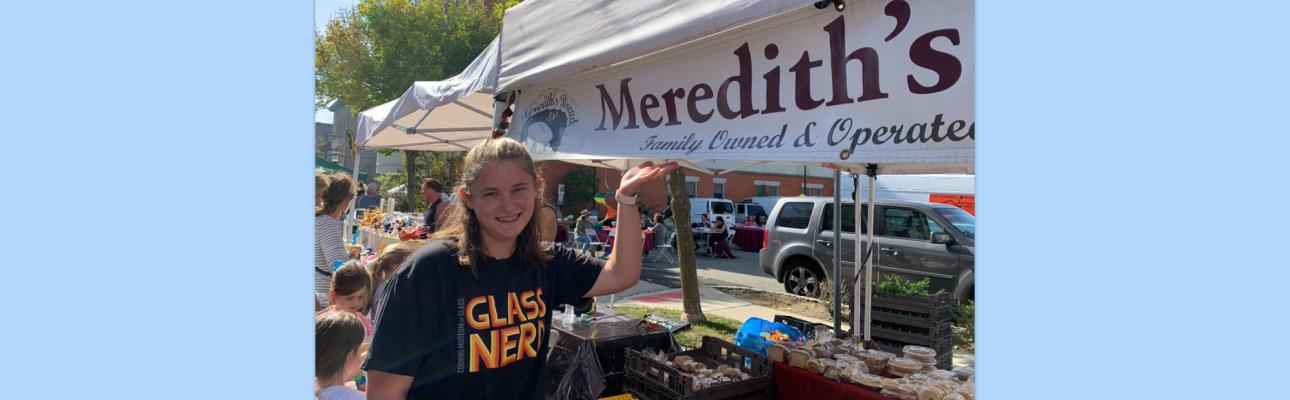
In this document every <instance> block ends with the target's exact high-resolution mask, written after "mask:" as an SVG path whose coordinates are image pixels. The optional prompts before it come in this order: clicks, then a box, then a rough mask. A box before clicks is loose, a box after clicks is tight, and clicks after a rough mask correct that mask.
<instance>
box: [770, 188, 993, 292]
mask: <svg viewBox="0 0 1290 400" xmlns="http://www.w3.org/2000/svg"><path fill="white" fill-rule="evenodd" d="M877 203H878V209H877V210H875V211H876V212H875V214H874V215H875V216H876V221H874V222H875V224H874V229H875V230H876V234H875V235H874V238H875V239H876V242H877V246H878V250H879V252H878V254H877V255H876V257H875V259H876V261H875V262H874V265H875V267H876V268H875V269H874V271H875V274H876V276H875V282H879V281H880V280H881V277H882V276H884V275H886V274H898V275H900V276H902V277H904V278H906V279H910V280H915V281H917V280H922V279H923V278H929V280H930V282H931V291H932V292H933V293H934V292H937V291H939V290H940V289H944V290H945V291H948V292H950V293H952V294H953V296H954V298H955V299H958V300H959V301H964V300H967V299H972V298H975V293H974V290H975V285H974V280H973V275H974V274H973V270H974V269H975V262H974V253H975V251H974V249H975V235H976V218H975V217H973V216H972V215H971V214H968V213H967V212H965V211H963V210H962V209H960V208H958V207H954V206H950V205H945V204H934V203H920V202H909V201H895V200H885V201H884V200H878V201H877ZM868 208H869V206H868V205H867V204H865V205H863V206H862V210H861V218H864V219H865V220H864V221H861V232H860V237H861V241H862V242H863V238H864V237H865V235H866V234H867V231H865V230H864V228H865V226H866V225H867V222H866V221H867V218H868V217H869V215H868V214H869V211H868ZM842 212H843V214H842V249H841V252H842V276H845V277H854V276H855V265H856V263H855V240H856V236H857V234H856V229H855V226H854V225H855V219H854V217H853V215H854V214H853V213H854V212H855V204H854V203H853V202H851V201H843V203H842ZM834 235H835V229H833V198H831V197H790V198H783V199H780V200H779V202H777V203H776V204H775V209H774V210H772V211H771V213H770V219H769V220H768V221H767V223H766V239H765V241H766V246H765V248H763V249H761V250H760V252H759V253H758V262H759V263H760V264H761V268H762V271H765V272H766V273H767V274H770V275H771V276H774V277H775V279H776V280H778V281H779V282H782V283H783V284H784V290H785V291H787V292H789V293H793V294H798V295H803V296H810V297H819V296H820V294H821V292H822V290H823V288H824V285H827V284H830V283H827V282H829V279H832V276H831V275H832V270H833V252H834V242H833V241H834Z"/></svg>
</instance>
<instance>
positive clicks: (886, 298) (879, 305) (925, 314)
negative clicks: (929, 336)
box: [856, 290, 954, 322]
mask: <svg viewBox="0 0 1290 400" xmlns="http://www.w3.org/2000/svg"><path fill="white" fill-rule="evenodd" d="M864 301H865V296H864V291H863V290H861V293H860V305H859V306H857V307H856V309H857V310H864V304H865V303H864ZM872 308H873V309H874V310H875V311H874V315H877V314H878V312H883V313H886V314H889V315H900V316H904V317H909V318H912V319H917V320H926V321H929V322H941V321H949V320H951V319H953V318H954V301H953V298H951V297H950V294H949V293H948V292H940V293H936V294H933V295H931V296H930V297H927V298H922V297H914V296H901V295H890V294H875V295H874V296H873V307H872Z"/></svg>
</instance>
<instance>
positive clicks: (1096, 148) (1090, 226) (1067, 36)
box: [976, 1, 1290, 400]
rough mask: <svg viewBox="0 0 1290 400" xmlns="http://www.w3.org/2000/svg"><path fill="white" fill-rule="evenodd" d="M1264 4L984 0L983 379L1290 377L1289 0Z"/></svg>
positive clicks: (998, 390)
mask: <svg viewBox="0 0 1290 400" xmlns="http://www.w3.org/2000/svg"><path fill="white" fill-rule="evenodd" d="M1255 3H1258V2H1238V3H1221V2H1195V3H1191V2H1169V1H1152V2H1134V1H1127V2H1100V3H1098V2H1094V3H1089V2H1070V1H1065V2H990V1H978V2H977V28H978V31H977V33H978V34H977V38H978V43H977V49H978V51H979V53H978V55H977V62H978V66H977V74H978V75H977V86H976V87H977V99H978V102H977V123H978V125H980V126H979V127H977V128H978V130H979V131H980V132H983V134H981V135H979V136H978V142H977V191H978V192H977V208H976V211H977V216H978V217H979V218H980V226H979V227H978V230H977V232H978V235H979V238H980V239H979V242H978V243H977V250H978V254H977V257H978V259H977V265H979V266H981V268H980V269H979V270H978V272H979V275H978V276H977V279H978V282H979V283H978V285H979V287H978V288H977V293H978V295H977V296H978V306H979V307H978V308H979V311H978V314H977V333H976V335H977V338H978V349H977V352H978V355H979V358H978V363H977V371H978V378H979V382H978V386H977V391H978V393H977V395H978V398H981V399H990V400H993V399H998V398H1006V399H1090V398H1118V399H1172V398H1212V399H1237V398H1255V394H1256V393H1260V392H1263V393H1269V394H1272V393H1280V394H1277V395H1275V396H1273V397H1283V396H1285V394H1284V390H1282V389H1275V387H1278V386H1281V385H1282V383H1283V382H1285V380H1286V378H1285V372H1286V371H1287V370H1288V368H1287V362H1290V357H1288V356H1290V352H1288V350H1287V349H1288V348H1290V346H1287V344H1286V342H1287V339H1286V338H1287V337H1290V334H1288V333H1287V331H1286V329H1285V325H1286V318H1287V316H1290V313H1288V312H1287V311H1286V306H1287V305H1290V299H1288V297H1287V290H1286V286H1287V282H1290V273H1288V272H1287V271H1290V263H1287V262H1286V255H1285V254H1284V253H1281V252H1282V251H1284V250H1285V249H1287V248H1288V247H1290V246H1287V245H1286V244H1284V243H1281V242H1283V241H1284V239H1283V237H1281V231H1282V230H1283V229H1284V228H1285V227H1286V226H1287V225H1286V222H1287V218H1286V217H1285V215H1286V214H1285V213H1284V212H1282V209H1283V208H1284V207H1285V204H1284V203H1283V199H1285V196H1283V195H1280V193H1281V192H1282V190H1280V189H1282V188H1281V187H1279V186H1284V185H1286V184H1287V182H1290V179H1287V178H1285V176H1284V172H1283V170H1284V167H1283V166H1282V162H1283V161H1284V160H1286V159H1287V158H1288V157H1287V154H1288V153H1287V144H1290V140H1287V138H1286V134H1287V131H1288V129H1287V127H1286V122H1285V120H1284V117H1285V115H1286V113H1287V104H1290V102H1288V101H1287V100H1286V99H1285V98H1284V97H1285V95H1286V93H1287V89H1290V87H1288V85H1287V71H1290V66H1288V65H1287V63H1286V58H1285V55H1284V54H1285V49H1287V45H1286V42H1285V38H1286V37H1287V35H1286V34H1285V31H1284V29H1282V27H1283V26H1285V21H1284V18H1285V15H1287V14H1288V13H1287V12H1286V10H1285V8H1286V6H1285V5H1284V3H1279V5H1278V6H1277V7H1272V6H1265V5H1257V4H1255ZM1275 8H1279V9H1275ZM1238 382H1244V383H1238ZM1247 383H1248V384H1247Z"/></svg>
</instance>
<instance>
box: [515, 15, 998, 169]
mask: <svg viewBox="0 0 1290 400" xmlns="http://www.w3.org/2000/svg"><path fill="white" fill-rule="evenodd" d="M586 3H588V2H550V1H546V2H544V1H533V2H526V3H524V4H522V5H521V6H517V7H515V8H513V9H511V10H509V11H508V12H507V21H506V22H505V23H504V27H503V38H504V40H503V42H502V54H503V60H502V67H503V70H502V71H501V72H500V76H501V77H502V79H506V78H507V77H510V76H514V77H517V78H515V79H516V80H514V81H512V82H514V83H511V84H510V85H511V86H509V87H510V88H511V89H515V90H518V97H517V100H516V104H515V117H514V121H513V122H512V124H511V133H510V134H509V136H511V137H514V138H516V139H517V140H521V141H523V142H525V143H526V145H528V146H529V147H530V149H531V150H532V151H533V153H534V156H535V158H537V159H566V160H567V159H615V158H626V159H686V160H761V161H776V162H793V163H807V164H814V165H818V164H822V163H838V164H878V165H879V173H881V174H933V173H966V174H970V173H973V164H974V163H973V156H974V154H973V153H974V150H975V121H974V115H975V107H974V101H973V98H974V95H975V83H974V69H973V68H974V65H975V63H974V60H973V57H974V40H975V39H974V32H975V30H974V27H973V20H972V8H971V7H972V4H971V2H961V1H954V0H938V1H928V2H919V3H917V5H911V8H912V9H911V10H910V14H909V18H907V19H906V20H904V21H903V23H902V22H901V21H897V20H896V18H895V17H892V16H889V15H887V13H886V12H884V11H885V10H884V7H881V6H877V5H866V4H853V5H851V6H850V7H847V9H846V10H845V11H844V12H836V11H833V9H832V8H827V9H825V10H819V9H816V8H814V7H801V6H800V5H799V6H793V7H789V6H783V5H775V4H779V3H782V2H775V1H762V2H756V1H752V2H747V3H751V4H744V5H743V6H742V7H737V8H736V9H738V10H745V11H746V12H748V13H749V14H748V15H743V16H742V17H733V16H730V15H728V14H726V13H727V12H730V11H727V10H721V11H717V12H716V15H718V17H712V18H715V19H717V20H721V21H727V22H729V21H748V20H754V21H755V22H754V23H747V24H743V25H738V26H735V27H733V28H730V29H727V30H725V31H721V32H718V33H715V34H709V35H707V36H702V37H700V38H698V39H697V40H690V41H688V42H685V43H683V44H680V45H676V46H673V47H670V48H665V49H661V50H656V49H654V47H655V46H656V45H657V44H656V43H652V42H650V40H655V39H652V38H657V37H663V38H668V39H666V40H665V41H667V42H668V43H675V42H677V41H679V40H682V39H681V38H682V37H683V38H687V39H688V38H692V37H694V36H695V35H699V34H702V33H707V32H709V31H710V29H707V27H708V26H709V22H710V21H709V19H710V18H707V17H706V16H704V15H702V13H707V12H713V11H712V10H709V9H708V8H707V7H706V6H702V7H701V6H696V5H694V4H690V3H686V4H685V5H678V4H668V5H662V6H660V5H658V4H653V3H650V2H643V3H650V4H653V6H654V7H645V6H639V5H637V4H633V5H623V6H619V5H617V4H616V5H614V6H595V7H592V6H591V5H589V4H586ZM718 3H719V2H718ZM808 5H809V4H808ZM588 7H590V8H592V9H593V11H594V12H589V13H580V12H579V10H582V9H583V8H588ZM638 7H643V8H649V9H651V10H652V11H651V12H650V13H649V15H652V16H653V17H654V18H656V19H658V20H660V21H664V27H663V28H659V29H660V30H669V29H671V30H673V31H675V32H673V33H667V34H665V33H662V32H653V33H651V34H649V35H646V34H645V33H648V32H641V30H642V29H644V28H642V27H641V25H653V22H651V24H635V25H634V24H625V25H623V26H620V27H619V28H618V31H621V32H618V31H615V30H614V26H615V25H614V24H612V23H607V24H597V23H592V22H591V20H592V19H603V20H604V21H617V20H619V18H638V17H639V16H634V15H632V14H631V13H633V12H638V11H640V10H638V9H637V8H638ZM789 8H791V9H790V10H788V11H783V10H785V9H789ZM528 10H531V11H533V12H534V13H536V14H539V15H536V16H535V15H532V14H531V13H525V12H524V11H528ZM750 10H760V12H753V11H750ZM776 12H778V13H776ZM619 13H626V14H624V15H619ZM543 15H564V16H567V17H566V18H564V19H562V20H561V23H560V24H558V25H556V26H551V25H542V24H525V23H524V21H529V20H532V19H540V18H545V17H543ZM741 15H742V14H741ZM583 19H586V21H583ZM650 20H651V21H653V19H650ZM584 22H585V23H584ZM683 22H684V24H683ZM686 24H688V25H686ZM732 25H736V24H735V23H733V22H731V23H727V24H725V25H724V26H732ZM507 27H514V29H516V30H515V31H507V30H506V29H507ZM521 28H523V29H521ZM669 32H671V31H669ZM517 36H518V37H520V39H514V40H512V39H509V38H512V37H517ZM556 36H562V37H568V38H570V39H566V40H564V41H556V42H555V43H554V44H551V45H539V44H538V43H539V42H534V41H536V40H540V38H543V37H556ZM574 38H597V39H598V40H596V41H591V42H588V43H591V44H586V46H587V47H586V48H585V49H582V50H575V49H573V48H570V49H565V47H566V46H574V45H576V44H578V43H582V42H583V41H584V40H583V39H574ZM588 40H589V39H588ZM605 43H617V45H616V47H614V48H613V49H608V50H607V49H600V48H601V47H605V46H609V44H605ZM562 49H563V50H562ZM597 49H600V50H597ZM629 49H640V53H649V54H648V55H646V56H641V57H636V58H633V59H630V60H624V61H621V62H612V60H613V57H612V55H615V54H622V55H625V56H628V57H634V56H637V55H638V54H637V53H638V52H633V51H629ZM578 51H587V52H592V53H594V54H597V55H596V56H594V57H592V56H590V55H588V56H580V58H574V59H568V60H565V58H562V57H566V56H561V55H560V54H568V53H577V52H578ZM602 53H603V54H602ZM543 57H545V61H544V62H543V63H542V64H540V65H537V66H534V68H539V69H540V70H537V71H526V70H523V69H522V68H521V67H522V66H523V65H524V64H523V63H522V62H521V61H522V60H526V59H532V58H538V59H543ZM568 57H571V56H568ZM517 60H520V61H517ZM562 60H564V61H562ZM583 60H590V61H583ZM507 68H512V70H508V69H507ZM575 70H576V71H584V72H581V73H564V72H561V71H575ZM544 71H545V72H544ZM547 77H550V78H551V79H550V80H543V79H544V78H547ZM521 85H522V86H521Z"/></svg>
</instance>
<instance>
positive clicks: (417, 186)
mask: <svg viewBox="0 0 1290 400" xmlns="http://www.w3.org/2000/svg"><path fill="white" fill-rule="evenodd" d="M416 165H417V152H415V151H412V150H404V151H403V174H404V176H407V177H408V182H407V186H406V188H407V191H406V193H405V194H406V195H407V196H408V197H407V203H406V204H407V205H408V211H407V212H416V211H417V196H419V195H421V182H417V168H416Z"/></svg>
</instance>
